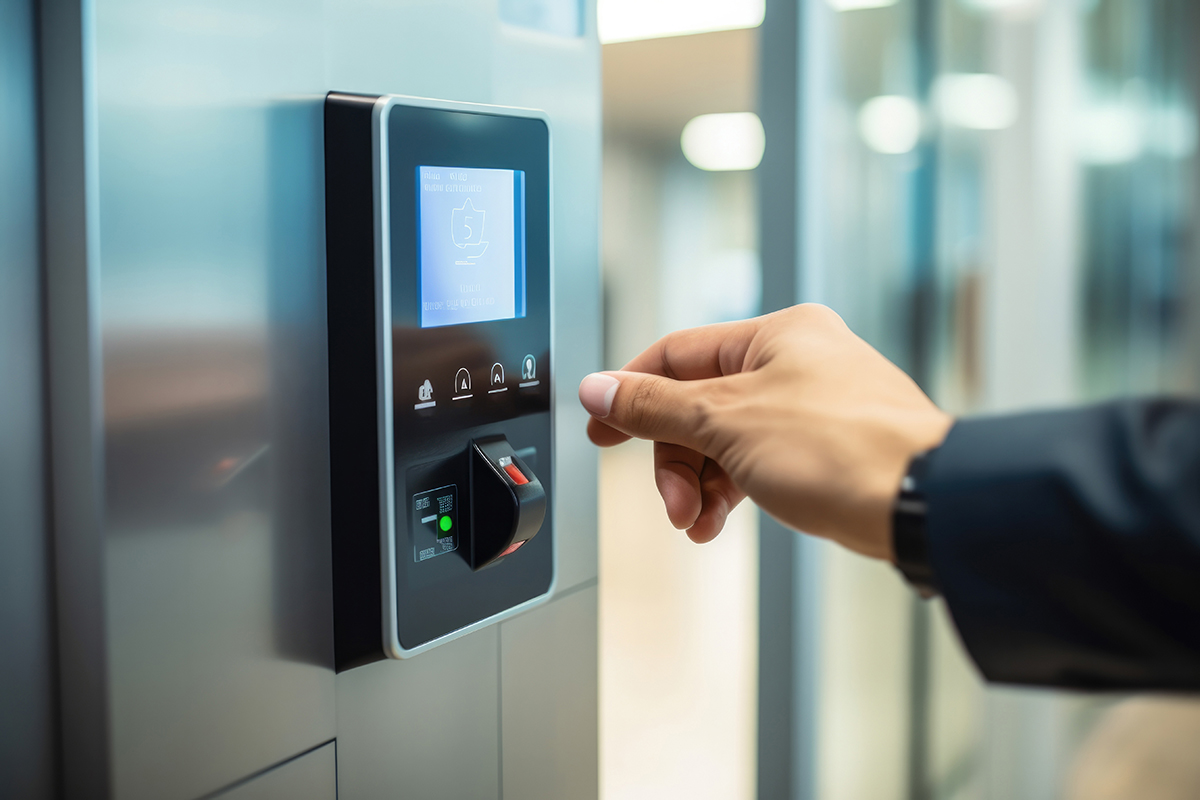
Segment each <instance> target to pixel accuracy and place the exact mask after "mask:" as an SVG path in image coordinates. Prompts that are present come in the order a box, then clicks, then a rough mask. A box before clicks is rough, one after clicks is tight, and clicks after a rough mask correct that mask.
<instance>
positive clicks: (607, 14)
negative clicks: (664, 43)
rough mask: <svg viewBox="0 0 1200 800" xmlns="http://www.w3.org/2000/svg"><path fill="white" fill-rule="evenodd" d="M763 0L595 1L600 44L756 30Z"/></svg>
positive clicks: (764, 11) (762, 8)
mask: <svg viewBox="0 0 1200 800" xmlns="http://www.w3.org/2000/svg"><path fill="white" fill-rule="evenodd" d="M765 13H766V0H598V3H597V8H596V21H597V26H598V27H599V30H600V42H601V43H602V44H610V43H612V42H629V41H634V40H636V39H657V38H659V37H662V36H684V35H686V34H690V33H707V32H710V31H727V30H734V29H736V28H756V27H758V26H759V25H761V24H762V21H763V15H764V14H765Z"/></svg>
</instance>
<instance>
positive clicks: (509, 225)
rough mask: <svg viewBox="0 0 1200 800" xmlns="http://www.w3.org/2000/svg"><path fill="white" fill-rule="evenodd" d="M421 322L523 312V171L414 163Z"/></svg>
mask: <svg viewBox="0 0 1200 800" xmlns="http://www.w3.org/2000/svg"><path fill="white" fill-rule="evenodd" d="M417 200H418V202H417V208H418V213H419V215H420V219H419V221H418V225H417V231H418V239H419V241H418V254H419V255H418V258H419V264H420V268H419V270H418V275H419V278H418V280H419V281H420V284H421V285H420V296H421V327H422V328H436V327H440V326H443V325H461V324H464V323H467V322H490V321H492V320H498V319H516V318H518V317H524V316H525V173H524V171H522V170H511V169H471V168H467V167H432V166H420V167H417Z"/></svg>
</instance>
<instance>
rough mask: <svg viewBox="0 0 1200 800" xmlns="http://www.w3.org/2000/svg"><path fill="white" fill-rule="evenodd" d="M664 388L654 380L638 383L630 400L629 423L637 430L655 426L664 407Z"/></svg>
mask: <svg viewBox="0 0 1200 800" xmlns="http://www.w3.org/2000/svg"><path fill="white" fill-rule="evenodd" d="M662 394H663V393H662V388H661V387H660V386H659V385H658V382H657V381H654V380H641V381H638V383H637V385H636V386H635V387H634V390H633V395H632V396H631V397H630V398H629V406H628V422H629V425H630V427H632V428H634V429H635V430H645V429H646V428H647V427H650V426H652V425H653V424H654V422H655V421H656V419H657V418H658V412H659V409H660V407H661V405H662Z"/></svg>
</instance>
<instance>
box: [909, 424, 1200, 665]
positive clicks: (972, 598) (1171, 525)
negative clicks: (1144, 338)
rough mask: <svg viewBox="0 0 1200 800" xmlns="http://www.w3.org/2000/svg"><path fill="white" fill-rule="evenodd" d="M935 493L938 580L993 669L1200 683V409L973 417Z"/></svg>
mask: <svg viewBox="0 0 1200 800" xmlns="http://www.w3.org/2000/svg"><path fill="white" fill-rule="evenodd" d="M925 494H926V498H927V500H928V503H929V508H928V519H927V536H928V547H929V556H930V561H931V564H932V567H933V571H934V574H935V576H936V580H937V583H938V586H939V588H940V590H941V592H942V594H943V595H944V596H945V598H946V601H947V603H948V605H949V608H950V612H951V614H952V616H953V617H954V620H955V623H956V625H957V626H958V629H959V631H960V633H961V635H962V638H963V641H964V643H965V644H966V646H967V649H968V650H969V651H970V652H971V655H972V656H973V657H974V659H975V660H976V662H977V663H978V665H979V667H980V669H981V670H982V671H983V673H984V675H985V676H986V677H987V678H989V679H990V680H995V681H1001V682H1013V683H1029V684H1041V685H1053V686H1070V687H1078V688H1174V689H1196V688H1200V581H1198V580H1197V578H1196V576H1197V575H1200V406H1197V405H1194V404H1182V403H1123V404H1117V405H1107V406H1101V407H1096V408H1089V409H1083V410H1077V411H1068V412H1056V413H1047V414H1032V415H1023V416H1016V417H1000V418H993V419H978V420H967V421H963V422H960V423H958V424H957V425H956V426H955V428H954V429H953V430H952V431H951V433H950V435H949V436H948V437H947V439H946V441H945V443H944V444H943V445H942V446H941V447H940V448H938V449H937V450H936V451H934V453H932V454H931V456H930V458H929V461H928V465H927V471H926V473H925Z"/></svg>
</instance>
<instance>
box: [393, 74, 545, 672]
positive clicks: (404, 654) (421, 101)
mask: <svg viewBox="0 0 1200 800" xmlns="http://www.w3.org/2000/svg"><path fill="white" fill-rule="evenodd" d="M394 105H406V106H416V107H419V108H434V109H441V110H445V111H467V112H473V113H476V114H491V115H494V116H504V117H525V118H531V119H540V120H541V121H542V122H544V123H545V124H546V130H547V133H548V136H549V148H548V150H549V153H548V155H549V163H548V164H547V170H548V178H549V183H548V187H549V192H550V198H549V207H550V215H549V226H548V227H549V236H550V298H551V299H550V374H549V378H550V485H551V486H554V485H555V481H554V476H555V460H556V459H555V452H554V451H555V449H556V440H557V436H556V431H555V424H556V423H555V415H554V411H555V408H556V403H555V390H554V382H553V377H554V375H556V374H557V372H556V365H555V362H554V353H555V347H554V337H555V331H556V327H555V326H556V322H555V310H554V132H553V128H552V127H551V125H550V118H549V117H548V116H547V115H546V113H545V112H544V111H539V110H537V109H532V108H515V107H510V106H493V105H486V104H483V103H458V102H453V101H450V100H435V99H432V98H427V97H409V96H406V95H398V94H388V95H382V96H381V97H380V98H379V99H378V100H376V101H375V108H374V110H373V112H372V125H371V138H372V146H373V148H374V153H375V156H374V192H375V353H376V358H377V362H376V365H375V374H376V376H378V381H379V383H378V387H377V397H378V411H377V413H378V430H379V431H380V432H381V436H382V439H383V447H381V448H379V518H380V531H379V534H380V535H379V548H380V560H381V567H382V569H381V580H382V582H383V583H382V585H383V591H382V593H381V595H382V600H383V631H382V633H383V650H384V652H385V653H386V654H387V655H388V657H389V658H397V659H403V658H411V657H412V656H415V655H419V654H420V653H424V652H425V651H426V650H430V649H432V648H434V647H437V646H438V645H440V644H445V643H446V642H451V641H454V640H455V639H457V638H459V637H460V636H466V635H467V634H468V633H473V632H475V631H477V630H480V629H482V628H486V627H487V626H489V625H493V624H495V623H497V622H500V621H501V620H505V619H508V618H509V617H513V616H516V615H517V614H521V613H523V612H525V611H528V610H529V609H531V608H535V607H537V606H539V605H542V604H543V603H546V602H548V601H549V600H550V598H551V597H553V596H554V591H555V589H557V588H558V548H557V547H554V548H553V555H552V559H553V560H552V562H551V563H552V568H551V578H550V587H549V588H548V589H547V590H546V592H545V593H544V594H541V595H538V596H537V597H533V598H530V599H529V600H526V601H525V602H524V603H521V604H519V605H516V606H513V607H512V608H509V609H505V610H504V611H501V612H499V613H497V614H493V615H492V616H490V617H487V618H486V619H481V620H479V621H478V622H474V623H472V624H470V625H467V626H466V627H464V628H459V629H458V630H456V631H452V632H450V633H447V634H446V635H445V636H440V637H438V638H437V639H434V640H432V641H429V642H426V643H425V644H422V645H419V646H418V647H413V648H405V647H403V646H402V645H401V644H400V636H399V631H398V627H397V618H396V617H397V608H396V603H397V596H396V496H395V485H396V484H395V475H394V466H395V462H394V456H395V453H394V445H393V439H392V436H393V428H392V413H393V405H392V337H391V335H390V332H391V329H392V309H391V280H392V279H391V272H392V250H391V229H390V226H389V225H388V224H387V221H388V216H389V215H388V211H389V207H388V199H389V190H390V185H389V180H390V178H389V175H388V151H387V147H386V144H387V141H388V137H387V132H388V131H387V125H388V114H387V111H388V109H390V108H391V107H392V106H394ZM550 512H551V515H552V517H551V520H550V523H551V526H552V529H557V524H556V520H555V517H556V516H557V513H558V508H557V504H556V503H554V502H553V501H551V503H550Z"/></svg>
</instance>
